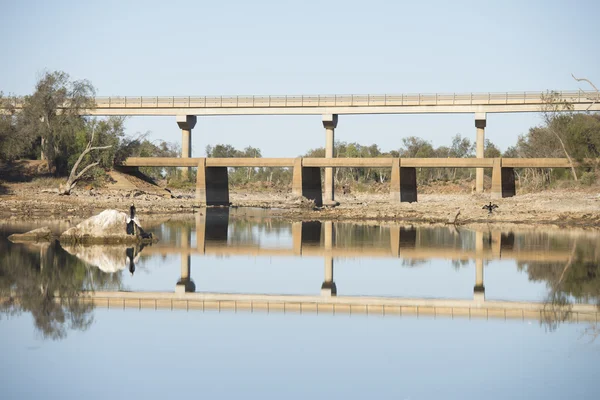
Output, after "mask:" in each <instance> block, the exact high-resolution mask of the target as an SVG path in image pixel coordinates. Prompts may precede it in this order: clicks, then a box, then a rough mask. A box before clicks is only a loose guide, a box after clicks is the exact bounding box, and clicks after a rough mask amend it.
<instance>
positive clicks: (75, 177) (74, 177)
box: [59, 128, 112, 196]
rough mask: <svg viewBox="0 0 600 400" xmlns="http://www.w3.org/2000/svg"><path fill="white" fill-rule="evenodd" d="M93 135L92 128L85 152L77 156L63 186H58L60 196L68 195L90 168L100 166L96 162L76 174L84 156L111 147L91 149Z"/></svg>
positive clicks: (93, 130)
mask: <svg viewBox="0 0 600 400" xmlns="http://www.w3.org/2000/svg"><path fill="white" fill-rule="evenodd" d="M94 133H95V128H92V137H91V139H90V141H89V142H88V144H87V146H86V147H85V150H83V152H82V153H81V154H80V155H79V158H78V159H77V161H76V162H75V165H73V169H71V173H70V174H69V179H67V182H66V183H65V184H64V185H61V186H60V189H59V194H60V195H67V196H68V195H70V194H71V190H73V188H74V187H75V185H77V182H78V181H79V180H80V179H81V178H82V177H83V176H84V175H85V173H86V172H88V171H89V170H90V169H91V168H93V167H95V166H96V165H98V164H100V162H98V161H96V162H93V163H91V164H89V165H88V166H87V167H85V168H84V169H82V170H81V172H79V173H77V169H78V168H79V164H81V161H83V159H84V157H85V156H86V155H88V154H89V153H90V152H92V151H94V150H105V149H109V148H111V147H112V146H95V147H93V146H92V143H93V142H94Z"/></svg>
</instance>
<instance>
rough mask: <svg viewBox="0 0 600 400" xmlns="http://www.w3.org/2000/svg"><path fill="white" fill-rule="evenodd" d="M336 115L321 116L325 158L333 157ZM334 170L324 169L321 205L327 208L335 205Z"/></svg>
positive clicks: (330, 168)
mask: <svg viewBox="0 0 600 400" xmlns="http://www.w3.org/2000/svg"><path fill="white" fill-rule="evenodd" d="M337 123H338V116H337V114H326V115H323V126H324V127H325V135H326V136H325V158H333V157H334V154H333V152H334V143H335V140H334V131H335V128H336V127H337ZM333 174H334V168H332V167H327V168H325V197H324V198H323V204H324V205H327V206H334V205H337V202H336V201H335V182H334V180H333Z"/></svg>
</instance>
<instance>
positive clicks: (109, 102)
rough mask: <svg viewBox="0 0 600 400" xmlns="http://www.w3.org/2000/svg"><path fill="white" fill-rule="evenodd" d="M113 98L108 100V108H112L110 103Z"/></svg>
mask: <svg viewBox="0 0 600 400" xmlns="http://www.w3.org/2000/svg"><path fill="white" fill-rule="evenodd" d="M111 99H112V97H109V98H108V108H110V101H111Z"/></svg>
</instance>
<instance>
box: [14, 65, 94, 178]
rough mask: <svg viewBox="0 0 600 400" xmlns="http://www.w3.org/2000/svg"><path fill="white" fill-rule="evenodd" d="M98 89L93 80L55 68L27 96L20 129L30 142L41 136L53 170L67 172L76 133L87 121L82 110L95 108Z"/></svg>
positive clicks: (19, 125)
mask: <svg viewBox="0 0 600 400" xmlns="http://www.w3.org/2000/svg"><path fill="white" fill-rule="evenodd" d="M95 92H96V91H95V89H94V87H93V86H92V84H91V83H90V82H89V81H87V80H79V81H72V80H71V79H70V77H69V75H68V74H67V73H65V72H62V71H55V72H46V73H44V75H43V76H42V77H41V78H40V80H39V81H38V82H37V84H36V87H35V92H34V93H33V94H32V95H30V96H26V97H25V98H24V102H23V110H22V111H21V112H20V113H19V114H18V117H17V129H18V130H19V134H20V135H23V137H24V138H25V139H26V140H27V141H30V140H32V139H33V138H41V141H40V145H41V159H47V160H48V166H49V168H50V170H55V171H56V173H58V174H61V173H66V172H67V170H68V154H70V151H71V150H72V144H73V143H74V138H75V135H76V133H77V132H79V131H82V130H83V129H84V128H85V124H86V117H83V116H81V111H82V110H84V109H93V108H94V106H95V104H94V97H93V96H94V95H95Z"/></svg>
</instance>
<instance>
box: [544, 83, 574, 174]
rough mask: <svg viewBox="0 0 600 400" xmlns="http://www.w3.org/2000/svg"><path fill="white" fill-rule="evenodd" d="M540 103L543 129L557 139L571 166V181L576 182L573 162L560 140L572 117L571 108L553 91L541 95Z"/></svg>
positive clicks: (562, 141)
mask: <svg viewBox="0 0 600 400" xmlns="http://www.w3.org/2000/svg"><path fill="white" fill-rule="evenodd" d="M542 102H543V105H542V116H543V119H544V123H545V128H546V129H547V130H548V131H549V132H551V133H552V134H553V135H554V136H555V137H556V138H557V139H558V142H559V143H560V146H561V147H562V150H563V153H564V154H565V156H566V157H567V159H568V160H569V164H570V165H571V172H572V173H573V179H575V180H577V171H575V165H574V164H573V160H572V159H571V156H570V155H569V151H568V150H567V147H566V146H565V142H564V140H563V138H562V136H563V135H564V126H565V125H566V123H567V122H568V120H569V119H570V118H571V117H572V114H571V112H572V111H573V106H572V105H571V104H570V103H568V102H567V101H564V100H561V99H560V94H559V93H558V92H555V91H549V92H547V93H545V94H542ZM561 113H562V114H561ZM564 113H568V114H564Z"/></svg>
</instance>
